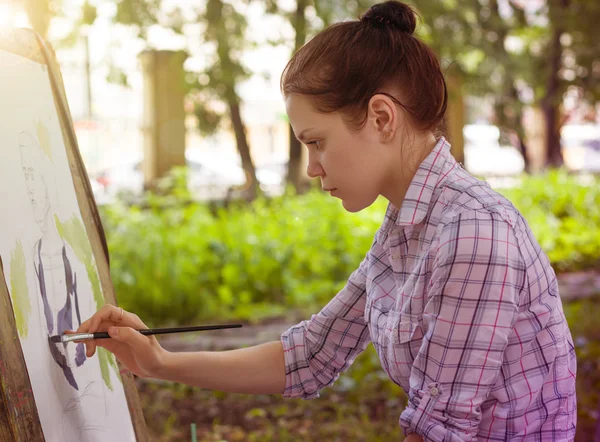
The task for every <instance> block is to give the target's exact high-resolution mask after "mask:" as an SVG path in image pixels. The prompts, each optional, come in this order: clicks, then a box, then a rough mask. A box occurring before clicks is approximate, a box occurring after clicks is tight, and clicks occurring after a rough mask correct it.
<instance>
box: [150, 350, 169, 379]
mask: <svg viewBox="0 0 600 442" xmlns="http://www.w3.org/2000/svg"><path fill="white" fill-rule="evenodd" d="M174 356H175V353H172V352H170V351H167V350H165V349H163V348H161V353H160V355H159V357H158V363H157V364H156V367H155V368H154V369H153V370H152V371H151V373H149V377H151V378H155V379H161V380H165V381H167V380H171V378H172V375H171V374H172V373H173V372H174V367H175V361H174Z"/></svg>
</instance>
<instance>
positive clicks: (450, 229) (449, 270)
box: [400, 212, 526, 442]
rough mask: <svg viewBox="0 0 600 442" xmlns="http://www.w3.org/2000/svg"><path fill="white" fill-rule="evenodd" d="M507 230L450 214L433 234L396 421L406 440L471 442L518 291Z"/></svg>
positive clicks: (479, 217) (517, 261)
mask: <svg viewBox="0 0 600 442" xmlns="http://www.w3.org/2000/svg"><path fill="white" fill-rule="evenodd" d="M525 281H526V275H525V265H524V263H523V259H522V255H521V252H520V250H519V247H518V243H517V238H516V236H515V233H514V230H513V228H512V226H511V225H510V224H509V223H508V222H506V221H505V220H503V219H501V218H500V217H499V216H498V215H496V214H490V213H482V212H472V213H467V214H462V215H457V216H456V217H455V218H453V219H452V220H451V221H450V222H448V223H446V224H445V225H444V226H443V227H442V229H441V234H440V241H439V247H438V248H437V253H436V256H435V258H434V263H433V272H432V276H431V280H430V282H429V285H428V290H427V300H426V304H425V308H424V313H423V340H422V345H421V347H420V349H419V352H418V354H417V355H416V358H415V361H414V364H413V368H412V371H411V378H410V391H409V401H408V405H407V407H406V409H405V410H404V411H403V413H402V415H401V417H400V425H401V427H402V428H403V430H404V432H405V434H410V433H417V434H419V435H420V436H422V437H423V438H424V439H425V440H427V441H433V442H435V441H444V442H449V441H456V442H458V441H471V440H475V439H476V437H477V430H478V427H479V423H480V421H481V406H482V403H483V402H484V400H485V399H486V398H487V396H488V395H489V393H490V390H491V389H492V387H493V385H494V384H495V383H496V381H497V379H498V375H499V373H500V368H501V366H502V361H503V357H504V351H505V349H506V347H507V344H508V337H509V335H510V333H511V331H512V328H513V326H514V324H515V322H516V319H517V313H518V310H519V297H520V293H521V291H522V290H523V289H524V287H525Z"/></svg>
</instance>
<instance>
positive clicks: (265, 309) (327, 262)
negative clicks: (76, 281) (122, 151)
mask: <svg viewBox="0 0 600 442" xmlns="http://www.w3.org/2000/svg"><path fill="white" fill-rule="evenodd" d="M178 180H179V181H178V182H175V183H174V184H173V183H172V184H171V185H174V186H175V189H174V190H173V192H174V194H175V195H178V196H176V197H173V196H166V197H158V196H151V197H150V199H149V202H148V204H149V208H147V209H142V208H140V207H137V206H133V207H126V206H124V205H115V206H112V207H106V208H104V209H103V218H104V223H105V227H106V230H107V236H108V239H109V248H110V254H111V267H112V268H111V272H112V278H113V282H114V285H115V289H116V292H117V294H118V298H119V302H120V304H121V305H122V306H123V307H125V308H128V309H131V310H134V311H136V313H138V314H139V315H140V316H141V317H142V318H144V319H145V320H147V321H148V322H149V323H150V324H153V325H158V324H164V323H169V322H177V323H185V322H193V321H195V320H197V319H206V318H215V317H222V318H231V317H236V318H239V319H247V320H257V321H258V320H260V319H261V318H263V317H266V316H276V315H281V314H284V313H285V312H294V313H295V314H303V315H304V314H309V313H311V312H314V310H315V309H318V308H320V307H321V306H323V305H324V304H325V303H327V302H328V301H329V299H330V298H331V297H332V296H333V295H335V293H336V292H337V291H338V290H339V289H341V288H342V287H343V285H344V283H345V281H346V280H347V278H348V276H349V275H350V273H351V272H352V271H353V270H354V269H355V268H356V267H357V266H358V264H359V263H360V261H361V260H362V258H363V257H364V255H365V253H366V252H367V251H368V249H369V246H370V245H371V242H372V240H373V235H374V233H375V231H376V230H377V228H378V227H379V225H380V223H381V220H382V219H383V215H384V212H385V202H384V201H383V200H379V201H377V202H376V204H374V205H373V206H372V207H370V208H369V209H366V210H364V211H362V212H360V213H358V214H349V213H347V212H345V211H344V209H343V208H342V206H341V204H340V203H339V201H337V200H334V199H331V198H330V197H329V196H327V195H325V194H323V193H321V192H318V191H313V192H309V193H308V194H306V195H301V196H295V195H292V194H291V193H289V194H287V195H285V196H283V197H280V198H276V199H272V200H266V199H259V200H257V201H255V202H253V203H252V204H249V205H246V204H239V203H234V204H231V205H230V206H229V207H225V206H223V205H220V206H212V207H211V206H208V205H203V204H195V203H188V204H182V199H186V198H187V197H188V195H187V193H186V192H185V191H181V192H179V193H178V191H177V188H179V187H181V186H184V182H185V179H184V178H181V177H179V178H178ZM504 193H505V194H506V195H507V197H508V198H509V199H510V200H511V201H513V203H514V204H515V206H516V207H517V208H519V209H520V210H521V212H522V213H523V215H524V217H525V219H526V220H527V221H528V222H529V224H530V226H531V228H532V230H533V232H534V234H535V235H536V237H537V238H538V240H539V242H540V244H541V245H542V248H543V249H544V250H545V251H546V253H547V254H548V256H549V257H550V259H551V261H552V263H553V265H554V267H555V268H556V269H557V270H559V271H568V270H574V269H580V268H586V267H589V266H592V265H594V264H597V262H598V259H599V254H598V253H599V252H598V251H599V250H600V186H598V184H597V182H596V181H593V182H592V183H591V184H590V185H583V184H580V183H579V178H578V177H572V176H569V175H567V174H566V173H564V172H550V173H548V174H547V175H544V176H539V177H524V178H523V179H522V183H521V185H520V186H519V187H518V188H514V189H511V190H507V191H505V192H504Z"/></svg>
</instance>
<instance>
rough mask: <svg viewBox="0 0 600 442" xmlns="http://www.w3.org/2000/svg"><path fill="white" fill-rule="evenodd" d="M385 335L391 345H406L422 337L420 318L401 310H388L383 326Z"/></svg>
mask: <svg viewBox="0 0 600 442" xmlns="http://www.w3.org/2000/svg"><path fill="white" fill-rule="evenodd" d="M385 334H386V336H387V338H388V340H389V342H390V343H391V344H392V345H401V344H406V343H408V342H410V341H413V340H415V339H420V338H422V337H423V335H422V333H421V327H420V317H419V316H418V315H409V314H407V313H404V312H402V310H390V311H389V313H388V317H387V319H386V324H385Z"/></svg>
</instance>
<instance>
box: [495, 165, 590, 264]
mask: <svg viewBox="0 0 600 442" xmlns="http://www.w3.org/2000/svg"><path fill="white" fill-rule="evenodd" d="M585 181H586V180H584V179H583V178H582V177H579V176H576V175H569V174H567V173H566V172H564V171H556V170H555V171H551V172H548V173H546V174H545V175H541V176H529V177H525V178H523V181H522V184H521V186H519V187H518V188H514V189H510V190H507V191H504V192H503V193H504V194H505V196H506V197H507V198H508V199H509V200H511V201H512V202H513V204H514V205H515V206H516V207H517V208H518V209H519V210H520V211H521V213H522V214H523V215H524V217H525V219H526V220H527V222H528V223H529V225H530V226H531V229H532V230H533V233H534V234H535V236H536V238H537V240H538V242H539V243H540V245H541V246H542V249H544V251H545V252H546V253H547V254H548V257H549V258H550V261H551V262H552V265H553V267H554V268H555V270H556V271H572V270H579V269H583V268H589V267H592V266H597V265H598V264H599V263H600V182H598V181H599V180H598V179H597V178H589V179H587V181H588V182H585Z"/></svg>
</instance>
